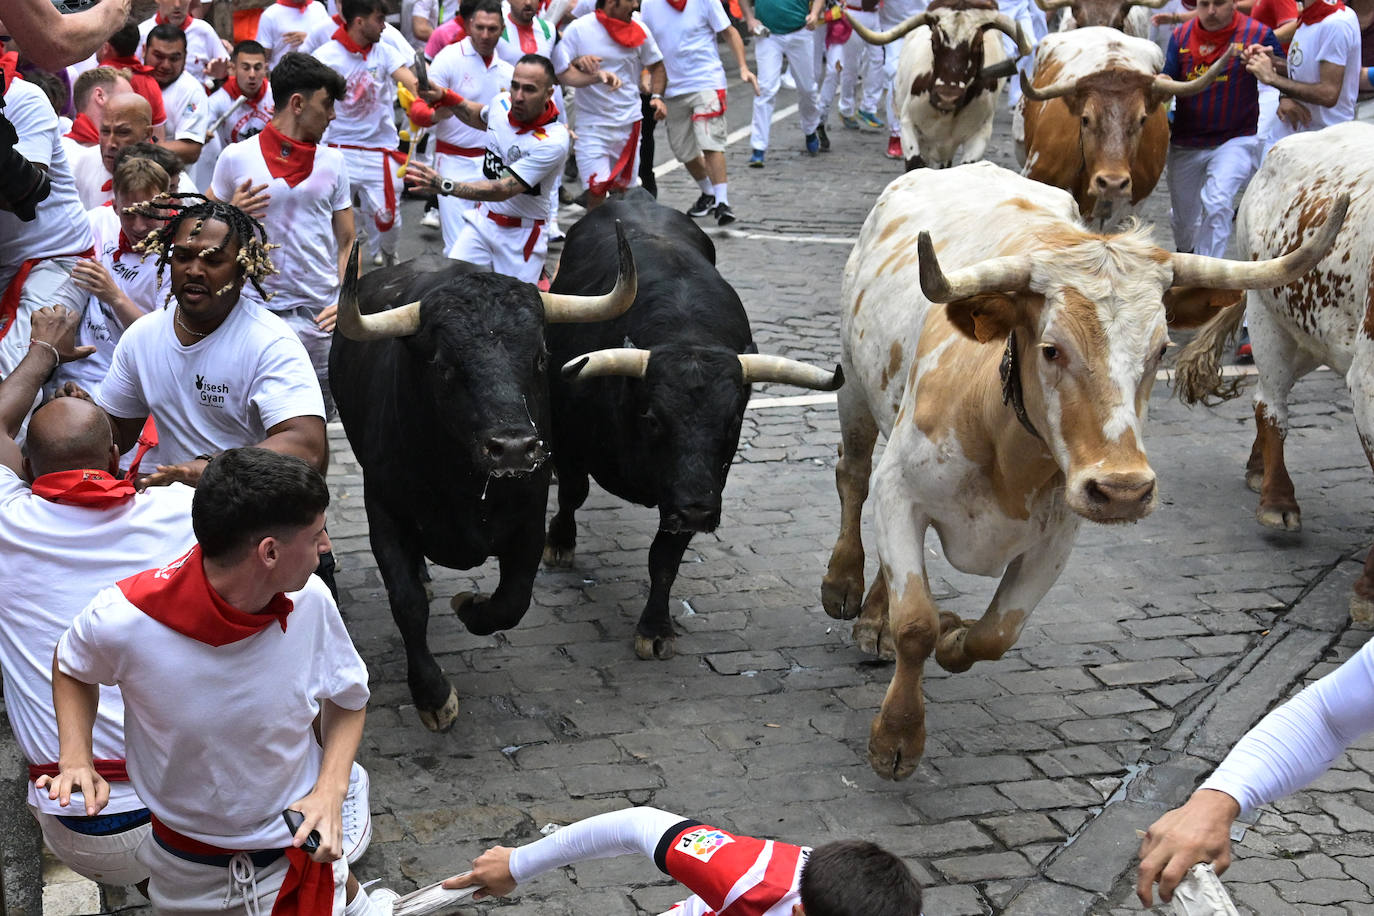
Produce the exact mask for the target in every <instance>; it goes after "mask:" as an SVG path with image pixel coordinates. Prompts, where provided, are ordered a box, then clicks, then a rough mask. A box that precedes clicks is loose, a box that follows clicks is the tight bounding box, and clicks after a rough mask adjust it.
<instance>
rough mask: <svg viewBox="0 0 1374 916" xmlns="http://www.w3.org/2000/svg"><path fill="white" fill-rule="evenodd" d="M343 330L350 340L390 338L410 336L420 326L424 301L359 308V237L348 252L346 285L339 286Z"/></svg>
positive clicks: (340, 316) (339, 321) (339, 322)
mask: <svg viewBox="0 0 1374 916" xmlns="http://www.w3.org/2000/svg"><path fill="white" fill-rule="evenodd" d="M337 324H338V328H339V333H340V334H342V335H343V336H345V337H347V338H348V339H349V340H386V339H388V338H392V337H409V336H410V335H411V334H414V333H415V332H416V331H418V330H420V303H419V302H418V301H417V302H411V303H409V304H408V305H403V306H401V307H400V308H394V309H388V310H387V311H385V312H377V313H375V314H372V315H364V314H363V313H362V310H361V309H360V308H358V241H357V239H354V240H353V250H352V251H350V252H349V253H348V264H347V266H346V267H345V268H344V279H343V286H342V287H340V289H339V317H338V322H337Z"/></svg>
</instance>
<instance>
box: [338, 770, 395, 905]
mask: <svg viewBox="0 0 1374 916" xmlns="http://www.w3.org/2000/svg"><path fill="white" fill-rule="evenodd" d="M371 786H372V780H371V779H369V778H368V775H367V770H364V769H363V767H362V764H360V763H357V762H356V761H355V762H354V764H353V771H352V772H351V773H349V774H348V794H347V795H346V796H344V803H343V852H344V858H346V859H348V864H349V865H352V864H353V863H354V862H356V861H358V860H359V859H360V858H362V855H363V853H365V852H367V847H368V844H369V843H371V842H372V806H371V804H370V803H369V802H368V790H369V789H370V788H371ZM377 893H378V891H373V894H374V895H375V894H377ZM386 893H388V894H390V893H392V892H391V891H387V892H386ZM393 896H399V895H393ZM386 912H388V913H389V912H391V910H390V908H388V909H387V910H386Z"/></svg>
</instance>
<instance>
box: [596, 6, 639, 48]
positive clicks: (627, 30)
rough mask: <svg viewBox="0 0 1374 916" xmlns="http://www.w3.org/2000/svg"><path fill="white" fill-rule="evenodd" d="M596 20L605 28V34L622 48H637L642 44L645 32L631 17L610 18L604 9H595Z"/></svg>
mask: <svg viewBox="0 0 1374 916" xmlns="http://www.w3.org/2000/svg"><path fill="white" fill-rule="evenodd" d="M596 21H597V22H599V23H601V27H602V28H603V29H605V30H606V34H608V35H610V36H611V39H612V40H613V41H614V42H615V43H616V44H618V45H620V46H621V47H622V48H637V47H639V46H640V45H642V44H644V38H645V33H644V29H642V28H641V27H640V25H639V23H638V22H635V21H634V20H633V19H630V20H628V21H627V20H624V19H612V18H611V17H610V16H607V15H606V11H605V10H597V11H596Z"/></svg>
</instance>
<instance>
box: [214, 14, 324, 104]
mask: <svg viewBox="0 0 1374 916" xmlns="http://www.w3.org/2000/svg"><path fill="white" fill-rule="evenodd" d="M306 2H308V3H313V2H314V0H306ZM224 91H225V92H227V93H229V98H231V99H237V98H239V97H240V96H243V90H242V89H240V88H239V78H238V77H237V76H231V77H229V78H228V79H227V80H225V81H224ZM266 94H267V80H263V81H262V84H261V85H259V86H258V91H257V93H256V94H254V95H253V96H252V98H248V97H247V96H243V97H244V98H248V104H249V105H252V106H253V107H254V108H256V107H257V104H258V103H259V102H261V101H262V97H263V96H264V95H266Z"/></svg>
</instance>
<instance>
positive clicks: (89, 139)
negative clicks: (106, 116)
mask: <svg viewBox="0 0 1374 916" xmlns="http://www.w3.org/2000/svg"><path fill="white" fill-rule="evenodd" d="M67 137H68V139H71V140H75V141H76V142H77V143H80V144H81V145H82V146H95V145H96V144H97V143H99V142H100V131H99V130H97V129H96V126H95V122H94V121H92V120H91V119H90V118H88V117H86V113H85V112H84V111H83V112H82V113H81V114H79V115H77V116H76V120H75V121H73V122H72V129H71V130H69V131H67Z"/></svg>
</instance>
